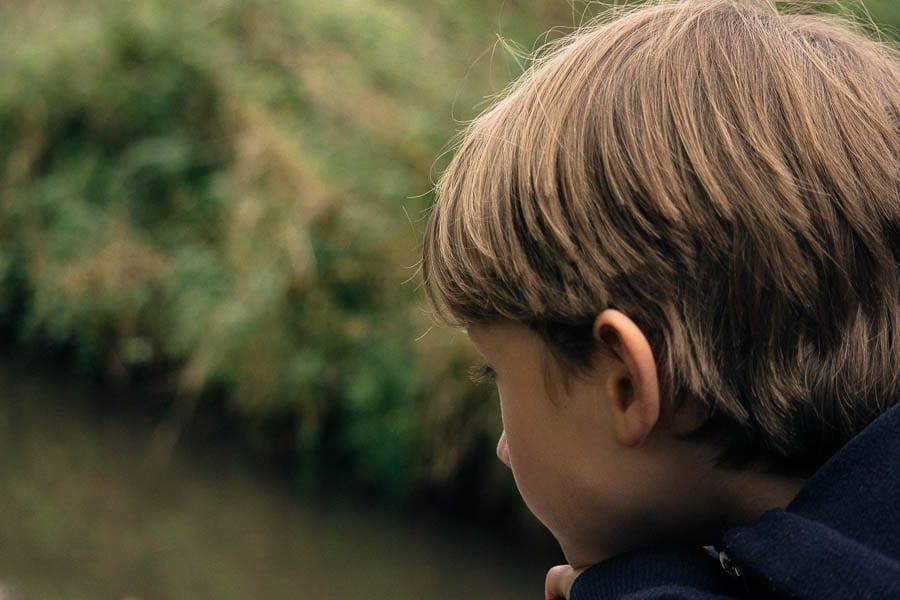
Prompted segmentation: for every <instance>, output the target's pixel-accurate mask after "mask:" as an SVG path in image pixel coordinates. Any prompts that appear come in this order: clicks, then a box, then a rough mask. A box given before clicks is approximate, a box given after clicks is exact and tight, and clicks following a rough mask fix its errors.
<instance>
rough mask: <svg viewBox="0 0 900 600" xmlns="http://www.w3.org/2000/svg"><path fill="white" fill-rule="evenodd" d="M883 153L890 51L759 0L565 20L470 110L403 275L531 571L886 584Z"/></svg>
mask: <svg viewBox="0 0 900 600" xmlns="http://www.w3.org/2000/svg"><path fill="white" fill-rule="evenodd" d="M898 158H900V66H898V62H897V60H896V57H895V55H894V54H892V51H891V50H890V49H888V48H886V47H884V46H883V45H882V44H879V43H876V42H874V41H871V40H869V39H866V38H865V37H864V36H863V35H862V34H860V33H858V32H856V31H854V30H853V29H852V28H851V27H850V26H848V25H846V24H840V23H838V22H836V21H834V20H830V19H827V18H825V17H812V16H801V15H779V14H778V13H777V12H776V10H775V8H774V7H773V6H772V5H770V3H767V2H762V1H759V2H751V1H749V0H748V1H739V0H683V1H675V2H666V3H662V4H658V5H654V6H650V7H645V8H643V9H640V10H637V11H634V12H631V13H629V14H625V15H624V16H621V17H620V18H618V19H616V20H614V21H612V22H609V23H607V24H601V25H595V26H592V27H590V28H587V29H585V30H582V31H580V32H578V33H576V34H575V35H573V36H571V37H570V38H568V39H566V40H564V41H563V42H561V43H559V44H557V45H556V46H555V47H554V48H553V49H552V50H551V51H550V52H549V53H547V54H546V55H545V56H544V57H543V58H541V59H540V60H539V61H538V62H537V63H536V65H535V66H534V67H533V68H532V69H531V70H530V71H529V72H528V73H527V74H526V75H525V76H524V77H522V79H521V80H520V81H519V82H518V84H517V85H516V86H515V88H514V89H513V90H512V91H511V92H510V93H509V94H508V95H507V96H506V97H505V98H503V99H502V100H501V101H500V102H498V103H497V104H496V105H495V106H494V107H493V108H491V109H490V110H488V111H487V112H486V113H485V114H483V115H482V116H481V117H479V118H478V119H477V120H475V121H474V123H472V125H471V127H470V128H469V129H468V131H467V133H466V135H465V137H464V139H463V141H462V143H461V145H460V146H459V149H458V152H457V154H456V156H455V158H454V159H453V161H452V163H451V165H450V166H449V167H448V169H447V171H446V172H445V173H444V175H443V176H442V178H441V180H440V182H439V184H438V187H437V201H436V205H435V207H434V211H433V214H432V216H431V219H430V222H429V225H428V229H427V233H426V237H425V242H424V252H423V274H424V278H425V284H426V288H427V290H428V293H429V295H430V297H431V299H432V300H433V302H434V303H435V305H436V306H437V308H438V310H439V312H440V314H442V315H443V316H444V318H445V319H446V320H448V321H450V322H452V323H456V324H460V325H462V326H463V327H465V329H466V331H467V333H468V335H469V337H470V339H471V341H472V343H473V344H474V346H475V348H476V349H477V350H478V351H479V352H480V354H481V355H482V356H483V357H484V359H485V366H484V367H483V368H482V371H483V373H484V374H485V375H487V376H490V377H493V378H495V380H496V385H497V387H498V390H499V395H500V404H501V412H502V418H503V434H502V435H501V437H500V442H499V445H498V449H497V453H498V456H499V457H500V459H501V460H502V461H503V462H504V463H506V464H507V465H508V466H509V467H510V468H511V469H512V473H513V476H514V478H515V481H516V485H517V486H518V488H519V491H520V492H521V495H522V497H523V499H524V501H525V502H526V504H527V505H528V507H529V509H530V510H531V511H532V512H533V513H534V514H535V516H536V517H537V518H538V519H539V520H540V521H541V522H542V523H543V524H544V525H546V526H547V527H548V528H549V530H550V531H551V532H552V533H553V535H554V536H555V537H556V539H557V540H558V541H559V543H560V545H561V547H562V550H563V552H564V554H565V557H566V559H567V561H568V563H569V565H566V566H561V567H555V568H554V569H551V571H550V573H548V577H547V584H546V588H547V589H546V597H547V598H557V597H562V598H569V597H570V598H572V599H573V600H584V599H589V598H641V599H650V598H693V599H700V598H703V599H712V598H732V597H750V598H768V597H791V598H794V597H796V598H900V507H898V504H900V502H898V501H900V481H898V469H900V467H898V462H900V408H898V407H896V406H895V405H896V404H897V400H898V395H900V316H898V311H897V308H898V304H900V302H898V299H900V273H898V270H900V268H898V261H900V170H898V169H900V167H898V162H900V161H898ZM704 545H706V546H707V548H704ZM713 546H714V550H713V549H712V547H713ZM591 565H595V566H593V567H591V568H589V569H588V568H587V567H590V566H591ZM585 569H587V570H585ZM573 582H574V584H573Z"/></svg>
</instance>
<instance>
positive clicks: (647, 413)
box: [593, 308, 660, 446]
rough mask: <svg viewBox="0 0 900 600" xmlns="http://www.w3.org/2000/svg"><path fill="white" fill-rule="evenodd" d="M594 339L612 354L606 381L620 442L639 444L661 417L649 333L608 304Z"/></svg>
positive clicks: (596, 323)
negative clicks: (647, 335)
mask: <svg viewBox="0 0 900 600" xmlns="http://www.w3.org/2000/svg"><path fill="white" fill-rule="evenodd" d="M593 336H594V341H595V342H596V343H597V344H598V345H599V346H600V347H601V348H602V349H603V351H605V352H607V353H608V354H610V355H611V357H612V358H611V360H612V361H613V364H612V368H609V369H607V370H606V372H605V373H604V385H605V387H606V390H605V391H606V394H607V396H608V397H609V400H610V403H611V408H612V414H613V417H614V420H615V433H616V436H617V438H618V440H619V442H620V443H622V444H624V445H626V446H636V445H638V444H640V443H641V442H643V441H644V439H646V437H647V436H648V435H649V434H650V432H651V431H652V430H653V428H654V427H655V426H656V424H657V423H658V421H659V414H660V398H659V380H658V379H657V373H656V362H655V361H654V358H653V351H652V350H651V349H650V343H649V342H648V341H647V338H646V336H645V335H644V333H643V332H642V331H641V330H640V328H639V327H638V326H637V325H636V324H635V322H634V321H632V320H631V319H629V318H628V317H627V316H626V315H625V314H623V313H622V312H619V311H618V310H615V309H612V308H608V309H606V310H604V311H603V312H601V313H600V314H598V315H597V317H596V318H595V319H594V326H593Z"/></svg>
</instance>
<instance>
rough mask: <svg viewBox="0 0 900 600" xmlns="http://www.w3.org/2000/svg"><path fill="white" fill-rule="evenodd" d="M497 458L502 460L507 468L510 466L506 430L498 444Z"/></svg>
mask: <svg viewBox="0 0 900 600" xmlns="http://www.w3.org/2000/svg"><path fill="white" fill-rule="evenodd" d="M497 458H499V459H500V462H502V463H503V464H504V465H506V466H507V467H508V466H509V448H508V447H507V445H506V430H505V429H504V430H503V433H501V434H500V441H499V442H497Z"/></svg>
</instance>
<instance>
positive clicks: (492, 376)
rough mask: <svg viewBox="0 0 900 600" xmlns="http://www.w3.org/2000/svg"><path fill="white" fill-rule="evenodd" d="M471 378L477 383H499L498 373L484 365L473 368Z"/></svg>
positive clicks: (470, 372) (470, 373)
mask: <svg viewBox="0 0 900 600" xmlns="http://www.w3.org/2000/svg"><path fill="white" fill-rule="evenodd" d="M469 377H470V378H471V379H472V381H474V382H475V383H478V384H483V385H489V384H493V383H494V382H495V381H497V372H496V371H494V368H493V367H491V366H490V365H488V364H483V365H481V366H480V367H473V368H472V370H471V371H469Z"/></svg>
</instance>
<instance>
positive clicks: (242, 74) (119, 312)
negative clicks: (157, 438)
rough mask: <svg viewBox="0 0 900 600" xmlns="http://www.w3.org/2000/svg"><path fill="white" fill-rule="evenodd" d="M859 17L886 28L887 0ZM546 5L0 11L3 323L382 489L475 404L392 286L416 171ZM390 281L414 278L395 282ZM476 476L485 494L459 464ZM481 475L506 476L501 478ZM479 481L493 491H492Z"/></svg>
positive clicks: (430, 456) (440, 338)
mask: <svg viewBox="0 0 900 600" xmlns="http://www.w3.org/2000/svg"><path fill="white" fill-rule="evenodd" d="M869 6H870V7H871V9H872V12H873V18H875V20H876V21H879V22H882V23H890V24H893V25H894V26H896V25H897V24H898V22H900V21H898V14H897V13H898V11H897V9H896V8H894V4H893V3H892V2H890V1H889V0H883V1H881V2H878V1H876V0H872V1H871V2H870V3H869ZM582 12H583V9H582V8H580V7H579V6H576V8H575V9H574V10H573V8H572V5H571V4H570V3H569V2H568V1H564V0H560V1H558V2H540V1H538V0H520V1H518V2H514V3H506V2H502V1H500V0H495V1H488V0H485V1H483V2H479V3H462V2H451V1H449V0H440V1H437V2H429V3H421V2H412V1H410V0H404V1H399V0H398V1H395V2H387V1H384V0H368V1H363V0H339V1H335V2H319V1H314V0H253V1H246V0H245V1H240V0H198V1H196V2H190V3H183V2H175V1H174V0H144V1H142V2H134V3H125V4H123V3H121V2H113V1H112V0H92V1H91V0H79V1H70V0H45V1H42V2H28V3H15V4H7V5H6V6H4V7H3V8H0V34H2V35H0V152H2V154H0V156H2V159H0V184H2V185H0V230H2V236H0V239H2V241H0V320H2V322H3V325H4V327H5V328H6V329H7V330H8V331H10V332H12V334H13V336H14V339H15V340H16V342H17V343H19V344H21V345H23V346H25V347H36V348H43V349H46V348H52V349H63V350H64V351H66V352H67V353H69V354H70V355H71V356H72V357H73V358H74V360H75V361H76V362H77V363H78V364H80V365H81V366H82V367H83V368H85V369H87V370H91V371H95V372H102V373H104V374H106V375H107V376H108V377H110V378H112V379H114V380H117V381H123V382H127V381H129V380H133V377H134V376H135V374H139V373H142V372H152V373H156V374H160V373H161V374H167V375H170V376H173V377H174V378H175V380H176V381H177V385H176V387H175V392H176V394H177V395H178V396H179V397H182V398H188V399H192V398H194V399H195V398H201V397H203V396H204V394H210V393H213V392H215V393H217V394H221V395H223V396H224V397H225V398H226V402H227V407H228V410H229V411H230V413H231V414H233V415H237V416H238V417H239V418H240V423H242V428H244V429H245V430H246V437H247V439H248V440H251V441H254V440H255V442H254V443H255V444H256V445H257V446H258V447H259V448H260V451H269V450H266V448H267V447H268V446H269V445H271V444H272V441H271V440H268V439H265V432H266V429H265V423H266V422H267V421H269V420H271V419H280V420H282V421H284V422H286V423H288V425H289V432H290V437H289V440H288V442H287V449H286V450H283V452H285V453H287V454H288V455H291V456H294V457H296V458H297V459H298V461H299V464H300V470H301V478H303V479H307V480H310V481H313V482H315V481H318V480H319V479H320V476H321V473H319V470H321V469H322V468H327V469H330V470H339V471H340V473H341V477H342V478H346V479H347V480H348V481H351V482H354V483H356V484H361V485H363V486H366V487H368V488H370V489H375V490H378V491H380V492H385V493H387V494H390V495H392V496H395V497H398V498H401V497H405V496H407V495H408V494H409V493H411V492H413V491H415V490H422V489H425V488H429V487H437V488H441V487H446V486H450V485H452V482H453V481H454V478H455V477H456V476H457V475H458V473H459V470H460V469H462V468H464V465H466V464H471V463H472V461H474V462H475V463H476V464H481V463H485V464H486V461H488V462H489V461H492V457H491V456H490V450H485V448H488V449H490V448H492V444H491V443H489V442H487V441H486V440H489V439H491V438H493V436H495V435H496V432H497V429H498V428H499V425H498V415H497V411H496V408H495V406H494V403H492V402H485V399H486V393H485V392H483V391H478V390H474V389H473V388H472V387H471V386H470V385H468V383H467V382H466V378H465V373H466V370H467V366H468V361H469V360H470V359H471V356H470V355H469V354H468V353H467V351H466V350H464V349H463V344H461V343H460V340H459V338H458V337H456V338H453V337H452V336H447V334H446V332H444V331H440V332H437V333H436V334H433V335H430V336H428V335H426V336H425V337H424V338H422V339H419V338H420V337H421V336H422V334H423V333H424V332H425V331H427V329H428V328H429V326H430V325H429V321H428V318H427V316H426V314H425V312H424V310H423V309H422V306H421V298H420V293H419V290H418V289H417V286H416V284H415V274H416V271H415V263H416V260H417V254H418V245H419V237H420V234H421V230H422V222H423V218H424V214H425V212H426V210H427V206H428V204H429V201H430V195H429V193H428V191H429V188H430V179H429V178H430V177H431V176H433V173H434V172H435V171H436V170H439V169H440V166H441V164H444V163H443V162H442V161H444V160H446V158H445V157H444V158H439V157H441V152H442V149H443V148H445V147H446V144H447V142H448V140H449V139H450V138H451V137H452V135H453V133H454V132H455V130H456V129H458V127H459V122H460V121H464V120H465V119H468V118H470V117H471V116H472V115H473V114H474V111H475V110H476V108H477V107H478V106H479V105H482V99H483V98H484V97H485V96H486V95H488V94H490V93H493V92H496V91H497V90H498V89H501V88H502V87H503V86H504V85H505V83H506V82H507V81H509V80H510V79H511V78H512V77H514V76H515V75H516V74H517V73H518V72H519V70H520V68H521V67H520V65H519V64H518V62H517V60H516V58H515V57H514V56H512V55H511V54H510V53H508V52H505V51H504V50H502V49H499V50H498V49H497V48H496V46H497V44H496V43H495V40H496V39H497V38H496V36H497V34H498V33H499V34H502V35H503V36H506V37H507V38H508V39H509V40H511V41H512V43H513V45H521V46H523V47H525V48H531V47H532V40H535V39H537V36H538V34H539V33H540V32H542V31H544V30H545V29H547V28H548V27H550V26H551V25H560V24H562V25H571V24H572V23H573V19H574V20H575V21H578V20H579V15H580V14H581V13H582ZM410 281H412V282H413V283H409V282H410ZM482 471H483V473H484V474H483V475H481V477H482V480H480V484H484V485H495V483H492V482H494V481H495V480H494V479H492V477H493V475H491V473H493V472H494V471H492V470H491V468H489V467H484V468H483V469H482ZM504 481H507V480H506V479H505V480H504ZM498 489H501V491H500V492H498V494H499V495H500V496H502V495H503V494H504V493H506V492H504V491H502V490H508V489H509V485H508V484H507V485H506V487H505V488H504V487H501V488H498Z"/></svg>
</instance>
